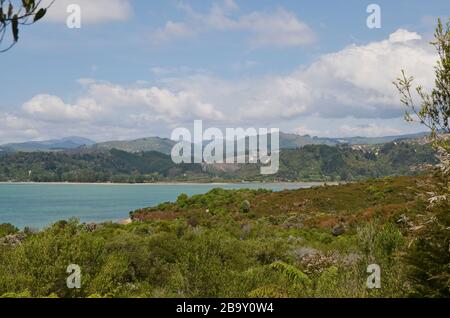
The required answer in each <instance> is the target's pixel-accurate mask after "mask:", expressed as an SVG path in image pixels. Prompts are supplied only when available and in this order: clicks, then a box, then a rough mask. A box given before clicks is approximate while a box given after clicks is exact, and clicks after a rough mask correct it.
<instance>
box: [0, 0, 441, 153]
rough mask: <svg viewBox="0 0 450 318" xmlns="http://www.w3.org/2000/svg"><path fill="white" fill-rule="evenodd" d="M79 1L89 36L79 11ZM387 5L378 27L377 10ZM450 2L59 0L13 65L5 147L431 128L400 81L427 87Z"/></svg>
mask: <svg viewBox="0 0 450 318" xmlns="http://www.w3.org/2000/svg"><path fill="white" fill-rule="evenodd" d="M69 3H78V4H79V5H80V8H81V22H82V27H81V28H80V29H69V28H67V26H66V23H65V20H66V18H67V15H68V14H67V13H66V12H65V8H66V6H67V4H69ZM371 3H376V4H378V5H379V6H380V8H381V26H382V27H381V28H380V29H369V28H368V27H367V25H366V19H367V17H368V15H369V13H367V12H366V8H367V6H368V5H369V4H371ZM449 12H450V2H449V1H444V0H442V1H440V0H434V1H426V2H425V1H406V0H404V1H356V0H350V1H325V0H316V1H269V0H246V1H238V0H235V1H231V0H228V1H219V0H217V1H200V0H197V1H187V0H186V1H181V0H180V1H171V0H169V1H144V0H133V1H127V0H95V1H87V0H78V1H77V0H72V1H66V0H57V3H56V4H55V6H54V8H51V9H50V11H49V14H48V16H47V17H46V18H44V19H43V21H41V22H39V23H38V24H36V25H34V26H31V27H23V28H22V29H21V33H20V41H19V43H18V44H17V45H16V46H15V47H14V48H13V49H12V50H10V51H8V52H7V53H4V54H1V55H0V65H1V67H2V76H1V77H0V87H1V99H0V144H1V143H5V142H10V141H20V140H29V139H45V138H53V137H63V136H66V135H81V136H85V137H91V138H93V139H95V140H107V139H128V138H136V137H144V136H150V135H162V136H169V135H170V132H171V130H172V129H173V128H175V127H178V126H187V127H188V126H189V125H190V123H192V122H193V120H194V119H203V120H204V121H206V122H207V123H208V124H210V125H214V126H218V127H234V126H236V125H237V126H243V127H250V126H251V127H256V128H258V127H267V128H272V127H273V128H281V130H283V131H289V132H296V133H300V134H306V133H309V134H313V135H319V136H335V137H339V136H351V135H366V136H379V135H390V134H400V133H408V132H414V131H418V130H421V127H420V126H413V125H408V124H405V123H404V122H403V119H402V108H401V105H400V104H399V103H398V102H396V101H395V96H394V93H395V92H394V91H393V90H392V91H391V84H390V83H391V81H392V80H394V79H395V75H396V74H399V73H400V70H401V68H403V67H405V68H407V70H408V72H410V73H411V74H412V75H415V76H416V77H417V78H418V80H421V81H422V82H421V84H424V85H425V86H426V87H427V86H430V85H431V84H432V80H433V78H432V72H430V71H428V69H430V68H432V65H433V63H434V61H435V55H434V53H433V51H432V49H431V48H430V47H429V45H428V44H427V41H429V40H430V39H431V36H432V34H433V31H434V27H435V23H436V19H437V17H442V18H446V17H448V16H449Z"/></svg>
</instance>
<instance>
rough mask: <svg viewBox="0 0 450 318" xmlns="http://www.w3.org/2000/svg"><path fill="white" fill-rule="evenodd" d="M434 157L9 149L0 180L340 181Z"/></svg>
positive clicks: (405, 148) (312, 148)
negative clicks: (275, 165) (229, 158)
mask: <svg viewBox="0 0 450 318" xmlns="http://www.w3.org/2000/svg"><path fill="white" fill-rule="evenodd" d="M434 162H435V157H434V152H433V150H432V148H431V147H430V146H429V145H418V144H411V143H404V142H399V143H389V144H385V145H382V146H377V147H371V148H368V149H353V148H351V147H348V146H338V147H331V146H325V145H308V146H305V147H303V148H300V149H284V150H281V155H280V170H279V172H278V173H277V174H276V175H273V176H262V175H261V174H260V166H259V165H255V164H240V165H235V164H215V165H203V166H202V165H200V164H182V165H176V164H174V163H173V161H172V159H171V157H170V156H169V155H166V154H163V153H160V152H156V151H150V152H137V153H131V152H127V151H122V150H117V149H111V150H102V151H99V150H96V151H92V150H72V151H66V152H33V153H13V154H6V155H2V156H0V181H35V182H132V183H134V182H138V183H139V182H156V181H199V182H208V181H219V180H220V181H240V180H243V179H244V180H248V181H252V180H255V181H258V180H260V181H261V180H266V181H322V180H323V181H339V180H360V179H365V178H373V177H383V176H390V175H414V174H417V173H418V172H420V171H421V165H423V164H430V163H434Z"/></svg>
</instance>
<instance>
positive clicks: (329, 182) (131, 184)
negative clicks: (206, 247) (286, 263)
mask: <svg viewBox="0 0 450 318" xmlns="http://www.w3.org/2000/svg"><path fill="white" fill-rule="evenodd" d="M340 183H345V182H342V181H341V182H339V181H270V182H267V181H264V182H262V181H244V182H180V181H179V182H152V183H114V182H33V181H24V182H20V181H17V182H15V181H11V182H5V181H2V182H0V185H110V186H116V185H117V186H124V185H130V186H152V185H154V186H156V185H236V184H243V185H245V184H292V185H295V184H311V185H324V184H328V185H338V184H340Z"/></svg>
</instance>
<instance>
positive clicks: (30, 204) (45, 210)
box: [0, 183, 312, 228]
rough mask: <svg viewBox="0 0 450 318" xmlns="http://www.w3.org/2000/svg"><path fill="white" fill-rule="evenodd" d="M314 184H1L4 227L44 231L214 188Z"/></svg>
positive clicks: (0, 217)
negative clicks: (67, 222)
mask: <svg viewBox="0 0 450 318" xmlns="http://www.w3.org/2000/svg"><path fill="white" fill-rule="evenodd" d="M311 186H312V184H310V183H289V184H287V183H286V184H283V183H281V184H280V183H256V184H255V183H251V184H250V183H249V184H220V185H217V184H215V185H214V184H170V185H168V184H150V185H131V184H130V185H128V184H127V185H122V184H121V185H112V184H0V224H1V223H11V224H14V225H15V226H17V227H19V228H23V227H25V226H30V227H33V228H43V227H45V226H46V225H48V224H51V223H53V222H56V221H58V220H67V219H69V218H70V217H77V218H79V219H80V221H81V222H102V221H109V220H111V221H118V220H122V219H126V218H128V213H129V212H130V211H133V210H136V209H138V208H143V207H149V206H153V205H156V204H158V203H161V202H166V201H174V200H176V198H177V197H178V195H180V194H181V193H186V194H188V195H193V194H201V193H206V192H208V191H209V190H211V189H213V188H217V187H220V188H224V189H240V188H251V189H258V188H264V189H270V190H274V191H281V190H284V189H298V188H309V187H311Z"/></svg>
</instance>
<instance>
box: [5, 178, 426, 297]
mask: <svg viewBox="0 0 450 318" xmlns="http://www.w3.org/2000/svg"><path fill="white" fill-rule="evenodd" d="M422 181H423V178H418V179H417V178H408V177H401V178H394V179H392V178H388V179H380V180H372V181H366V182H361V183H353V184H347V185H341V186H327V187H318V188H312V189H307V190H295V191H283V192H279V193H278V192H271V191H267V190H233V191H227V190H222V189H215V190H212V191H211V192H209V193H207V194H205V195H196V196H193V197H188V196H186V195H180V197H179V198H178V200H177V202H174V203H165V204H161V205H159V206H157V207H153V208H148V209H142V210H139V211H136V212H135V213H133V214H132V217H133V219H134V222H132V223H131V224H128V225H119V224H113V223H105V224H97V225H94V224H79V223H78V222H77V221H76V220H69V221H61V222H58V223H56V224H54V225H52V226H50V227H48V228H46V229H44V230H43V231H40V232H33V231H30V230H25V231H21V232H19V233H16V234H9V235H5V234H3V235H2V236H3V237H2V238H0V295H4V297H404V296H408V295H416V296H417V291H416V290H415V289H414V286H415V285H414V281H413V280H410V279H409V278H408V276H407V263H406V262H405V259H404V257H403V254H404V253H405V251H407V249H408V246H409V245H410V242H411V241H412V240H413V239H414V233H415V232H414V231H411V230H410V228H409V226H408V222H409V221H414V220H416V219H417V218H420V216H419V214H420V211H421V210H422V209H423V207H424V205H425V202H423V200H422V199H421V197H420V196H418V195H417V193H418V191H419V190H418V189H419V188H418V186H417V184H418V183H420V182H422ZM405 220H408V222H407V221H405ZM336 226H340V227H342V228H343V231H342V232H341V233H340V234H335V235H333V233H334V231H333V230H334V229H335V228H336ZM13 232H14V231H13ZM69 264H77V265H79V266H80V268H81V272H82V276H81V277H82V278H81V282H82V284H81V289H68V288H67V287H66V279H67V277H68V275H69V274H68V273H66V269H67V266H68V265H69ZM369 264H378V265H380V267H381V270H382V274H381V283H382V288H381V289H368V288H367V286H366V280H367V277H368V275H369V274H368V273H367V266H368V265H369ZM414 293H415V294H414Z"/></svg>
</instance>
